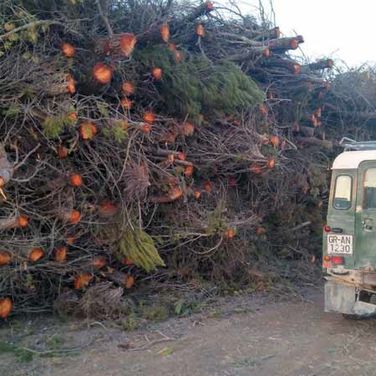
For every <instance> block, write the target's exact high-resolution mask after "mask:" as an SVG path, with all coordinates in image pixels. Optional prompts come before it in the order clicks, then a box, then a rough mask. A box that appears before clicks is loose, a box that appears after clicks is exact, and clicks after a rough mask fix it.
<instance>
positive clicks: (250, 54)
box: [228, 47, 271, 62]
mask: <svg viewBox="0 0 376 376" xmlns="http://www.w3.org/2000/svg"><path fill="white" fill-rule="evenodd" d="M270 55H271V52H270V49H269V48H268V47H253V48H249V49H248V51H247V52H244V53H240V54H236V55H231V56H229V57H228V60H230V61H239V62H247V61H249V60H251V61H252V60H254V58H255V57H261V56H262V57H270Z"/></svg>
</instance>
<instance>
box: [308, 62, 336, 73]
mask: <svg viewBox="0 0 376 376" xmlns="http://www.w3.org/2000/svg"><path fill="white" fill-rule="evenodd" d="M333 66H334V61H333V60H332V59H322V60H318V61H316V62H315V63H311V64H307V65H303V66H302V72H304V73H309V72H312V71H316V70H321V69H331V68H333Z"/></svg>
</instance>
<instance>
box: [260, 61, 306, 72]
mask: <svg viewBox="0 0 376 376" xmlns="http://www.w3.org/2000/svg"><path fill="white" fill-rule="evenodd" d="M261 65H262V66H263V67H265V68H271V69H272V68H283V69H287V70H288V71H289V72H291V73H292V74H294V75H299V74H300V72H301V65H300V64H299V63H297V62H296V61H294V60H288V59H282V58H278V57H271V58H269V59H265V60H262V62H261Z"/></svg>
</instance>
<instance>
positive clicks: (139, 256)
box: [117, 228, 165, 272]
mask: <svg viewBox="0 0 376 376" xmlns="http://www.w3.org/2000/svg"><path fill="white" fill-rule="evenodd" d="M117 256H119V258H121V259H122V258H123V257H128V258H129V259H131V260H132V261H133V262H134V264H135V265H137V266H138V267H140V268H143V269H144V270H145V271H147V272H150V271H152V270H155V269H156V268H157V266H165V263H164V261H163V260H162V259H161V257H160V256H159V253H158V250H157V248H156V247H155V245H154V240H153V238H152V237H151V236H150V235H148V234H147V233H146V232H145V231H143V230H141V229H139V228H135V229H133V230H132V229H129V230H127V231H126V232H125V233H124V235H123V237H122V238H121V239H120V240H119V245H118V254H117Z"/></svg>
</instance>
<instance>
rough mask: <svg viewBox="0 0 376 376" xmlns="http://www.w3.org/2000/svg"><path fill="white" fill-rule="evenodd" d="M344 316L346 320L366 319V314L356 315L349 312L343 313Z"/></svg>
mask: <svg viewBox="0 0 376 376" xmlns="http://www.w3.org/2000/svg"><path fill="white" fill-rule="evenodd" d="M342 316H343V317H344V318H345V319H346V320H363V319H365V317H364V316H360V315H354V314H349V313H342Z"/></svg>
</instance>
